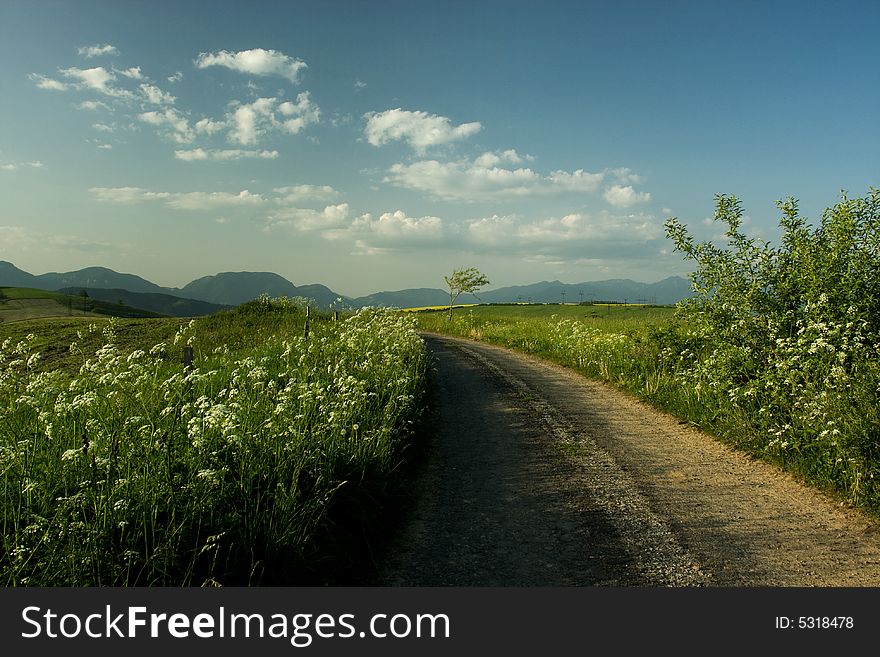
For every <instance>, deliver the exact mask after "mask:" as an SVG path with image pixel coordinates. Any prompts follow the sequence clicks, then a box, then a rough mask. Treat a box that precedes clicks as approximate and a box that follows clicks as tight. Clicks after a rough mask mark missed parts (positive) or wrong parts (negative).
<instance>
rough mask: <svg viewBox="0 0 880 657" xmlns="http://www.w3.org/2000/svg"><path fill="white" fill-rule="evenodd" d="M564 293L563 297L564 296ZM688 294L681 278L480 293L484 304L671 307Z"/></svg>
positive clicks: (542, 285)
mask: <svg viewBox="0 0 880 657" xmlns="http://www.w3.org/2000/svg"><path fill="white" fill-rule="evenodd" d="M563 292H564V293H565V294H564V295H563ZM690 293H691V284H690V281H688V280H687V279H685V278H682V277H680V276H671V277H669V278H666V279H664V280H662V281H658V282H657V283H639V282H636V281H632V280H629V279H611V280H605V281H592V282H587V283H561V282H559V281H542V282H540V283H533V284H532V285H518V286H513V287H503V288H499V289H497V290H491V291H488V292H481V293H480V295H479V296H480V299H482V300H483V301H485V302H487V303H511V302H516V301H532V302H533V303H560V302H562V301H566V302H569V303H578V302H581V301H618V302H624V301H626V302H628V303H653V304H660V305H666V304H673V303H676V302H677V301H681V300H682V299H684V298H685V297H687V296H689V295H690Z"/></svg>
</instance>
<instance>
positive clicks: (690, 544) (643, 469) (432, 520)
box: [378, 334, 880, 586]
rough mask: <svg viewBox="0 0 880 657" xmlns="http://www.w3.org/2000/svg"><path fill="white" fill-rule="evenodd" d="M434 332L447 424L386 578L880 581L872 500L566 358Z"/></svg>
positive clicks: (440, 417)
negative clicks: (752, 453) (850, 503)
mask: <svg viewBox="0 0 880 657" xmlns="http://www.w3.org/2000/svg"><path fill="white" fill-rule="evenodd" d="M424 337H425V341H426V344H427V346H428V349H429V351H430V353H431V354H432V357H433V360H434V371H433V373H432V374H433V376H432V413H433V414H434V415H435V417H434V425H435V427H436V430H435V433H434V435H432V436H431V445H430V446H429V449H428V454H427V457H426V459H425V464H424V466H423V468H422V471H421V474H420V476H419V478H418V482H417V484H416V485H415V486H414V487H413V490H414V498H413V504H412V508H411V509H410V511H409V512H408V513H407V515H406V518H405V519H404V521H403V523H402V527H401V530H400V532H399V533H398V535H396V536H395V537H394V538H393V539H392V540H391V542H390V547H389V549H388V550H387V553H388V555H389V556H388V557H387V558H386V559H385V560H384V561H383V562H382V564H381V567H380V576H379V581H378V583H379V584H381V585H391V586H394V585H405V586H445V585H455V586H591V585H597V586H878V585H880V524H878V523H877V522H876V521H874V520H873V519H871V518H869V517H868V516H866V515H865V514H863V513H861V512H858V511H856V510H852V509H848V508H845V507H842V506H840V505H838V504H836V503H834V502H833V501H832V500H830V499H828V498H826V497H824V496H823V495H822V494H820V493H818V492H816V491H814V490H811V489H809V488H806V487H804V486H802V485H801V484H799V483H798V482H796V481H795V480H794V479H793V478H791V477H790V476H788V475H786V474H784V473H781V472H780V471H779V470H778V469H776V468H774V467H772V466H770V465H767V464H764V463H762V462H759V461H755V460H753V459H750V458H749V457H747V456H744V455H742V454H740V453H737V452H734V451H732V450H731V449H729V448H727V447H726V446H724V445H722V444H720V443H718V442H717V441H716V440H714V439H712V438H710V437H708V436H706V435H704V434H702V433H700V432H698V431H695V430H694V429H692V428H690V427H687V426H684V425H683V424H682V423H680V422H679V421H678V420H676V419H675V418H673V417H671V416H669V415H666V414H663V413H660V412H658V411H656V410H654V409H652V408H651V407H649V406H647V405H646V404H644V403H642V402H639V401H637V400H635V399H633V398H632V397H630V396H628V395H626V394H624V393H621V392H618V391H616V390H614V389H612V388H610V387H608V386H606V385H603V384H601V383H597V382H594V381H590V380H588V379H585V378H584V377H582V376H580V375H578V374H576V373H573V372H571V371H569V370H566V369H564V368H562V367H559V366H557V365H554V364H551V363H547V362H545V361H542V360H539V359H536V358H533V357H529V356H524V355H521V354H517V353H514V352H512V351H509V350H506V349H503V348H500V347H495V346H491V345H486V344H482V343H477V342H473V341H470V340H464V339H460V338H453V337H448V336H440V335H434V334H425V335H424Z"/></svg>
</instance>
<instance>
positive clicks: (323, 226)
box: [267, 203, 349, 232]
mask: <svg viewBox="0 0 880 657" xmlns="http://www.w3.org/2000/svg"><path fill="white" fill-rule="evenodd" d="M348 213H349V207H348V203H340V204H339V205H328V206H326V207H325V208H324V209H323V210H312V209H308V208H285V209H283V210H279V211H277V212H274V213H272V214H270V215H269V224H268V226H267V228H284V227H289V228H293V229H294V230H297V231H300V232H314V231H327V230H331V229H335V228H341V227H343V226H345V225H346V219H348Z"/></svg>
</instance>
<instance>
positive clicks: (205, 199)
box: [166, 189, 265, 210]
mask: <svg viewBox="0 0 880 657" xmlns="http://www.w3.org/2000/svg"><path fill="white" fill-rule="evenodd" d="M264 201H265V199H264V198H263V197H262V196H261V195H259V194H251V193H250V192H249V191H248V190H246V189H245V190H243V191H241V192H239V193H238V194H230V193H228V192H186V193H176V194H171V195H170V196H169V197H168V200H167V201H166V203H167V205H168V207H171V208H176V209H178V210H207V209H211V208H218V207H226V206H254V205H260V204H261V203H263V202H264Z"/></svg>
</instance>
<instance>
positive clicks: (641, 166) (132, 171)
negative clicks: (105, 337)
mask: <svg viewBox="0 0 880 657" xmlns="http://www.w3.org/2000/svg"><path fill="white" fill-rule="evenodd" d="M878 24H880V3H878V2H876V1H870V2H810V3H806V2H773V1H769V2H768V1H765V2H710V1H702V2H626V1H614V2H610V1H609V2H588V1H583V2H558V1H556V2H554V1H549V2H541V3H538V2H495V1H482V2H473V1H470V2H458V1H449V0H447V1H443V2H413V1H412V0H410V1H407V2H397V1H390V0H385V1H383V2H354V1H347V2H341V1H335V2H334V1H327V0H324V1H315V2H306V1H302V2H260V3H245V2H157V1H151V2H133V1H132V2H85V1H82V2H41V1H28V2H22V1H18V0H2V2H0V194H2V197H0V198H2V200H0V259H5V260H9V261H12V262H13V263H15V264H16V265H17V266H19V267H21V268H23V269H25V270H27V271H30V272H32V273H43V272H46V271H66V270H70V269H78V268H81V267H86V266H91V265H103V266H107V267H111V268H113V269H116V270H117V271H124V272H130V273H135V274H138V275H141V276H144V277H145V278H148V279H150V280H153V281H154V282H156V283H159V284H162V285H168V286H182V285H184V284H186V283H188V282H189V281H190V280H192V279H194V278H197V277H200V276H204V275H208V274H214V273H217V272H220V271H242V270H247V271H275V272H277V273H279V274H281V275H283V276H285V277H287V278H289V279H290V280H291V281H293V282H294V283H296V284H306V283H314V282H320V283H324V284H326V285H328V286H330V287H331V288H333V289H334V290H336V291H337V292H339V293H342V294H346V295H353V296H354V295H361V294H367V293H370V292H374V291H378V290H384V289H402V288H407V287H422V286H425V287H442V286H443V276H444V274H448V273H449V272H450V271H451V270H452V269H453V268H458V267H467V266H476V267H479V268H480V269H481V270H482V271H484V272H485V273H486V274H487V275H488V276H489V278H490V279H491V280H492V286H491V287H500V286H503V285H513V284H523V283H530V282H535V281H539V280H551V279H560V280H562V281H564V282H570V283H575V282H582V281H588V280H599V279H606V278H632V279H635V280H641V281H655V280H659V279H661V278H664V277H666V276H669V275H672V274H677V273H683V272H685V271H686V270H687V263H684V262H682V260H681V258H680V256H679V254H676V253H673V252H672V250H671V246H670V244H669V242H668V240H666V238H665V237H664V231H663V222H664V220H665V218H666V217H667V216H668V215H670V214H671V215H674V216H677V217H679V218H680V219H681V220H682V221H684V222H686V223H687V224H688V225H689V226H691V228H692V230H693V232H694V233H695V234H696V235H697V236H698V237H700V238H704V239H708V238H712V237H714V236H715V235H716V234H717V233H718V232H719V231H718V230H717V227H715V226H713V225H711V221H708V218H709V217H711V215H712V211H713V205H714V204H713V197H714V195H715V194H719V193H731V194H736V195H737V196H739V197H740V199H741V200H742V202H743V205H744V207H745V211H746V213H747V215H748V223H747V227H748V229H749V230H750V231H752V232H753V234H756V235H760V236H763V237H764V238H766V239H769V240H771V241H773V240H774V239H776V236H777V232H776V225H777V219H778V212H777V210H776V208H775V205H774V202H775V201H776V200H777V199H781V198H785V197H788V196H794V197H795V198H798V199H799V200H800V207H801V210H802V212H803V214H805V215H806V216H808V217H809V218H811V219H813V220H817V219H818V218H819V217H820V216H821V212H822V210H823V209H824V208H826V207H828V206H830V205H833V204H834V203H835V202H836V201H837V200H838V199H839V195H840V192H841V190H847V191H848V192H849V194H850V195H851V196H860V195H864V194H865V193H867V191H868V189H869V187H870V186H878V185H880V156H878V146H880V112H878V107H880V40H878V39H877V38H876V26H877V25H878Z"/></svg>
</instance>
